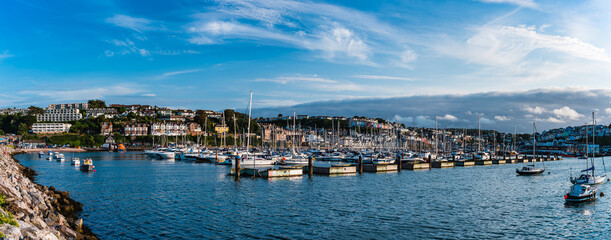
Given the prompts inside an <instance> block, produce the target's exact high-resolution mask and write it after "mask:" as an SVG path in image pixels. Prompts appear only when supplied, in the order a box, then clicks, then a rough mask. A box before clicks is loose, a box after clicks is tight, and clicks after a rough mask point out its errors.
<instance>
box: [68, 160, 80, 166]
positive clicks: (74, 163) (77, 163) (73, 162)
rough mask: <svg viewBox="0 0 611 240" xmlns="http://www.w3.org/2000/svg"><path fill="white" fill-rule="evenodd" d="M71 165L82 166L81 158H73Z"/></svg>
mask: <svg viewBox="0 0 611 240" xmlns="http://www.w3.org/2000/svg"><path fill="white" fill-rule="evenodd" d="M70 165H72V166H80V165H81V160H79V159H78V158H72V162H71V163H70Z"/></svg>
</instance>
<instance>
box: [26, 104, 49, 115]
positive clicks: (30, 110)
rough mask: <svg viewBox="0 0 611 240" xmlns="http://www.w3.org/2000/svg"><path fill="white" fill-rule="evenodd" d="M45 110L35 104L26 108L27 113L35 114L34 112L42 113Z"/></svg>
mask: <svg viewBox="0 0 611 240" xmlns="http://www.w3.org/2000/svg"><path fill="white" fill-rule="evenodd" d="M44 113H45V110H44V109H42V108H39V107H36V106H30V107H29V108H28V114H30V115H36V114H44Z"/></svg>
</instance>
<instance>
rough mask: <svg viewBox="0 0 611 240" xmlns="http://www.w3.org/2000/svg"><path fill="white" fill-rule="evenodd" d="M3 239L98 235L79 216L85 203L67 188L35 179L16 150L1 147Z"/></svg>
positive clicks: (0, 222) (0, 226) (0, 229)
mask: <svg viewBox="0 0 611 240" xmlns="http://www.w3.org/2000/svg"><path fill="white" fill-rule="evenodd" d="M0 154H1V155H0V205H1V206H0V239H2V238H3V237H4V239H45V240H47V239H48V240H51V239H77V240H80V239H98V238H97V236H96V235H95V234H93V233H92V232H91V231H90V230H89V229H88V228H87V227H86V226H84V225H83V219H79V218H78V217H77V215H76V214H77V213H78V212H79V211H81V210H82V204H81V203H79V202H76V201H74V200H72V199H71V198H70V196H69V194H68V192H62V191H58V190H56V189H55V188H53V187H45V186H41V185H39V184H37V183H34V176H35V175H36V173H35V172H34V171H33V170H32V169H29V168H26V167H24V166H21V165H20V164H19V163H18V162H16V161H15V160H14V159H13V157H12V155H13V154H16V152H15V150H13V149H11V148H8V147H0Z"/></svg>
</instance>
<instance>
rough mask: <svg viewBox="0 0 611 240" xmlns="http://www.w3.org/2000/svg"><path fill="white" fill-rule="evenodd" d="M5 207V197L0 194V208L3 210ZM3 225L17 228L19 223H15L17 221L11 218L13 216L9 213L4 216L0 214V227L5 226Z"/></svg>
mask: <svg viewBox="0 0 611 240" xmlns="http://www.w3.org/2000/svg"><path fill="white" fill-rule="evenodd" d="M5 205H6V196H5V195H4V194H2V193H0V207H1V208H2V209H4V207H5ZM5 223H8V224H10V225H13V226H15V227H19V223H17V220H15V218H13V214H11V213H9V212H7V213H6V214H0V225H2V224H5ZM1 237H3V236H1Z"/></svg>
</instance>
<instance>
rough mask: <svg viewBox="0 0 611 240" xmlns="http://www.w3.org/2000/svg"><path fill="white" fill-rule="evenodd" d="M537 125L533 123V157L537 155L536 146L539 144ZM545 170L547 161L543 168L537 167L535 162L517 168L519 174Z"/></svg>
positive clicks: (530, 173) (539, 172)
mask: <svg viewBox="0 0 611 240" xmlns="http://www.w3.org/2000/svg"><path fill="white" fill-rule="evenodd" d="M536 133H537V127H536V126H535V123H533V157H535V156H536V148H537V147H536V146H537V135H536ZM543 172H545V162H543V168H536V167H535V163H534V162H533V163H532V164H527V165H526V166H524V167H522V169H516V173H517V174H519V175H538V174H542V173H543Z"/></svg>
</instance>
